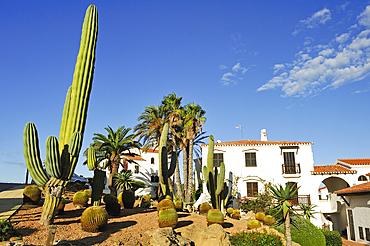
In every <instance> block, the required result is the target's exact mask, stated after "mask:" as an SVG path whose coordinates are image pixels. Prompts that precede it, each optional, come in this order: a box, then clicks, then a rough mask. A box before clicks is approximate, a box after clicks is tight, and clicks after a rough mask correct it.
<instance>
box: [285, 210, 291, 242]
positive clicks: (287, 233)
mask: <svg viewBox="0 0 370 246" xmlns="http://www.w3.org/2000/svg"><path fill="white" fill-rule="evenodd" d="M285 237H286V246H292V236H291V234H290V218H289V212H288V213H287V215H286V219H285Z"/></svg>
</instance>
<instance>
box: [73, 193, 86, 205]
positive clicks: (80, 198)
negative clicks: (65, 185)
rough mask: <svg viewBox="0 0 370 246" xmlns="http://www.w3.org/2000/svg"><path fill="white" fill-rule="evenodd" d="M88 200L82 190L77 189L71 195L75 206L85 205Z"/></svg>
mask: <svg viewBox="0 0 370 246" xmlns="http://www.w3.org/2000/svg"><path fill="white" fill-rule="evenodd" d="M88 201H89V197H88V196H87V194H86V193H85V192H84V191H78V192H76V193H75V194H74V196H73V205H74V206H75V207H76V208H83V207H87V202H88Z"/></svg>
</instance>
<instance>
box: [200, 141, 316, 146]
mask: <svg viewBox="0 0 370 246" xmlns="http://www.w3.org/2000/svg"><path fill="white" fill-rule="evenodd" d="M255 145H285V146H291V145H313V143H312V142H294V141H258V140H243V141H232V142H221V143H215V147H216V146H219V147H220V146H255ZM201 146H208V144H202V145H201Z"/></svg>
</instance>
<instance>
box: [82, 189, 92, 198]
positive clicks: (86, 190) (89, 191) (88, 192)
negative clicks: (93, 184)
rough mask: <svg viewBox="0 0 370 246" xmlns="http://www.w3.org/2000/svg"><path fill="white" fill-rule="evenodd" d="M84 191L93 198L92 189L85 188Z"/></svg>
mask: <svg viewBox="0 0 370 246" xmlns="http://www.w3.org/2000/svg"><path fill="white" fill-rule="evenodd" d="M84 192H85V193H86V195H87V196H88V197H89V198H91V190H90V189H85V190H84Z"/></svg>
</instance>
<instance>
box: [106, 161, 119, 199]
mask: <svg viewBox="0 0 370 246" xmlns="http://www.w3.org/2000/svg"><path fill="white" fill-rule="evenodd" d="M118 166H119V165H118V163H112V168H111V170H110V173H109V181H108V188H109V189H110V194H111V195H113V196H117V190H116V188H114V183H113V177H114V175H116V173H118Z"/></svg>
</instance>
